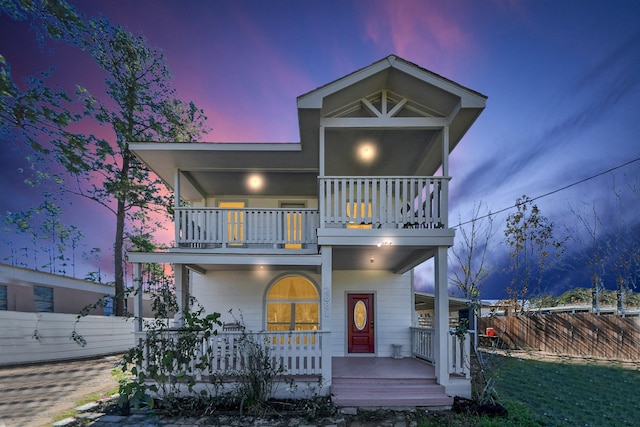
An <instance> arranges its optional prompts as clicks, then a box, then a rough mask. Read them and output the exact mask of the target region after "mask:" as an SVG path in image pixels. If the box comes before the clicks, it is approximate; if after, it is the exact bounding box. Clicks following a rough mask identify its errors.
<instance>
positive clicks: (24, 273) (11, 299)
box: [0, 264, 114, 315]
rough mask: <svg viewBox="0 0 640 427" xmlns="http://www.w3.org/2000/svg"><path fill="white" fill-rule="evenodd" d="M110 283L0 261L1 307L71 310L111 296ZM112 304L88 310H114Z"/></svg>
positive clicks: (74, 312) (95, 312)
mask: <svg viewBox="0 0 640 427" xmlns="http://www.w3.org/2000/svg"><path fill="white" fill-rule="evenodd" d="M113 295H114V288H113V286H109V285H105V284H103V283H96V282H89V281H87V280H81V279H74V278H71V277H67V276H60V275H58V274H51V273H45V272H42V271H36V270H30V269H27V268H22V267H13V266H10V265H6V264H0V310H8V311H22V312H40V313H70V314H78V313H80V310H82V309H83V308H84V307H87V306H89V305H92V304H95V303H96V302H98V300H100V299H104V297H105V296H107V297H113ZM112 307H113V304H112V303H111V304H107V305H106V306H105V307H102V306H99V307H96V308H95V309H92V310H91V311H90V314H105V315H111V314H113V309H112Z"/></svg>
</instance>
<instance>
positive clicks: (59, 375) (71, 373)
mask: <svg viewBox="0 0 640 427" xmlns="http://www.w3.org/2000/svg"><path fill="white" fill-rule="evenodd" d="M118 360H120V357H119V356H107V357H101V358H96V359H86V360H76V361H67V362H55V363H39V364H32V365H18V366H10V367H0V427H15V426H21V427H22V426H24V427H41V426H44V425H50V424H51V422H52V420H53V417H54V416H55V415H57V414H60V413H61V412H64V411H66V410H67V409H71V408H74V407H75V406H76V403H77V402H78V401H79V400H80V399H82V398H83V397H86V396H88V395H91V394H95V393H97V394H99V393H104V392H107V391H109V390H111V389H113V388H114V387H116V386H117V385H118V383H117V381H116V380H115V378H114V377H113V375H112V374H111V370H112V369H113V367H114V364H115V363H116V362H117V361H118Z"/></svg>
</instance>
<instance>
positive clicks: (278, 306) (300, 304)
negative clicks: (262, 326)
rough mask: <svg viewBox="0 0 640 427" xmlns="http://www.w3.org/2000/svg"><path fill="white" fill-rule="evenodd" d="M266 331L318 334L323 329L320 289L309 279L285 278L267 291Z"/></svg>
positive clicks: (299, 277)
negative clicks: (320, 327) (321, 327)
mask: <svg viewBox="0 0 640 427" xmlns="http://www.w3.org/2000/svg"><path fill="white" fill-rule="evenodd" d="M266 303H267V330H269V331H316V330H318V328H319V326H320V300H319V297H318V290H317V289H316V287H315V286H314V285H313V283H311V282H310V281H309V280H308V279H305V278H304V277H301V276H286V277H283V278H281V279H280V280H278V281H277V282H275V283H274V284H273V285H272V286H271V288H270V289H269V292H267V301H266Z"/></svg>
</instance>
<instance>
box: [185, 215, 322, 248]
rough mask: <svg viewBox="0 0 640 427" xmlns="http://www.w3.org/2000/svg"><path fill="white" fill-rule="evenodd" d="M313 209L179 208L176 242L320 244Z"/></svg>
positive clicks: (215, 245)
mask: <svg viewBox="0 0 640 427" xmlns="http://www.w3.org/2000/svg"><path fill="white" fill-rule="evenodd" d="M318 218H319V214H318V211H317V210H313V209H250V208H242V209H240V208H238V209H235V208H234V209H218V208H178V209H176V242H177V244H178V247H186V248H225V249H234V248H236V249H246V248H258V249H260V248H262V249H307V248H310V246H315V245H316V244H317V241H318V239H317V237H316V229H317V228H318Z"/></svg>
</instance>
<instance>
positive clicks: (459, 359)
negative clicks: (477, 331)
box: [447, 333, 471, 379]
mask: <svg viewBox="0 0 640 427" xmlns="http://www.w3.org/2000/svg"><path fill="white" fill-rule="evenodd" d="M447 337H448V338H447V342H448V347H449V374H456V375H464V376H465V377H466V378H467V379H468V378H470V377H471V335H470V334H469V333H466V334H464V335H462V336H461V337H458V336H457V335H452V334H447Z"/></svg>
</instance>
